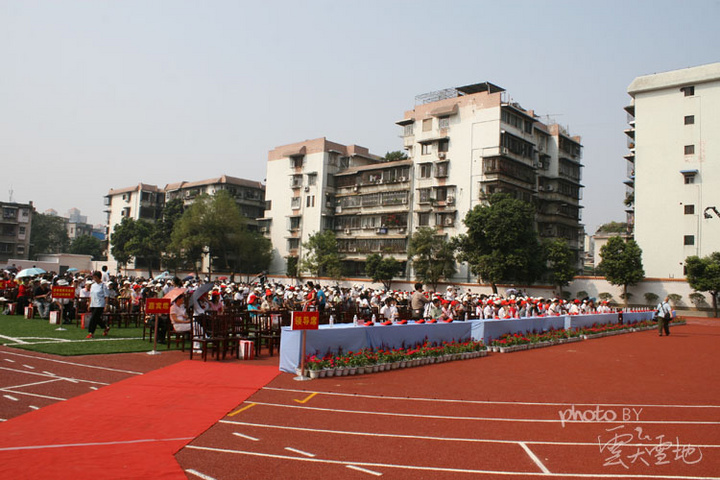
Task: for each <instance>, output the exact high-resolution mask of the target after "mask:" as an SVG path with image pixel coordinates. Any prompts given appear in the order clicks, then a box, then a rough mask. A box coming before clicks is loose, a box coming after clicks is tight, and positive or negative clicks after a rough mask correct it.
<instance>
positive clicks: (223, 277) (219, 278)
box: [217, 276, 228, 280]
mask: <svg viewBox="0 0 720 480" xmlns="http://www.w3.org/2000/svg"><path fill="white" fill-rule="evenodd" d="M217 279H218V280H227V279H228V277H225V276H222V277H218V278H217Z"/></svg>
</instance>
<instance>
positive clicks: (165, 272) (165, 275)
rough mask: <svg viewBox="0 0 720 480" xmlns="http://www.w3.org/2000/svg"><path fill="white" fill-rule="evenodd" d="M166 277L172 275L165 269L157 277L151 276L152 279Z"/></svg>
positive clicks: (163, 278)
mask: <svg viewBox="0 0 720 480" xmlns="http://www.w3.org/2000/svg"><path fill="white" fill-rule="evenodd" d="M166 278H172V275H170V272H168V271H167V270H165V271H164V272H163V273H161V274H160V275H158V276H157V277H155V278H153V280H165V279H166Z"/></svg>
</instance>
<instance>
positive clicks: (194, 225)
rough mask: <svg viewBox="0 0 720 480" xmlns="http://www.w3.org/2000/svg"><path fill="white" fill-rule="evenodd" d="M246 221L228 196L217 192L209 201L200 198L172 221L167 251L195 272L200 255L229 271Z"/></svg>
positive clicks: (209, 197) (200, 258) (203, 197)
mask: <svg viewBox="0 0 720 480" xmlns="http://www.w3.org/2000/svg"><path fill="white" fill-rule="evenodd" d="M245 227H246V219H245V217H243V216H242V214H241V213H240V209H239V208H238V206H237V203H235V200H234V199H233V198H232V196H231V195H230V194H229V193H228V192H227V191H225V190H221V191H219V192H218V193H216V194H215V195H213V196H212V197H211V196H209V195H200V196H199V197H197V198H196V199H195V201H193V203H192V204H191V205H190V206H189V207H188V208H186V209H185V211H184V212H183V214H182V216H181V217H180V218H179V219H177V220H176V221H175V224H174V228H173V231H172V235H171V242H170V246H169V247H170V250H171V251H173V252H174V253H175V254H176V255H177V256H178V257H179V258H181V259H182V260H183V261H184V262H185V263H186V264H189V265H192V266H193V267H194V269H195V271H196V273H198V272H197V270H198V263H199V262H200V261H202V256H203V254H206V253H207V254H209V256H210V259H211V265H210V268H209V270H210V272H212V271H213V264H215V265H217V266H219V267H220V268H221V269H225V270H229V269H230V264H231V262H232V261H233V258H232V256H233V255H234V253H235V252H236V250H237V248H238V245H240V244H241V238H240V237H241V236H242V233H243V230H244V229H245Z"/></svg>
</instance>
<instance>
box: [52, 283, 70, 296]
mask: <svg viewBox="0 0 720 480" xmlns="http://www.w3.org/2000/svg"><path fill="white" fill-rule="evenodd" d="M52 297H53V298H75V287H59V286H57V285H55V286H54V287H52Z"/></svg>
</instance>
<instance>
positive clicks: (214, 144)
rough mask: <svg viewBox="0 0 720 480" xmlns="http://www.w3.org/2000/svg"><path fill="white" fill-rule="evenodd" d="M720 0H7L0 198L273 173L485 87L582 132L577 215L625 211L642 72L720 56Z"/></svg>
mask: <svg viewBox="0 0 720 480" xmlns="http://www.w3.org/2000/svg"><path fill="white" fill-rule="evenodd" d="M719 18H720V0H706V1H705V0H697V1H662V0H661V1H658V0H653V1H603V2H592V3H591V2H580V1H503V2H497V1H494V2H486V1H447V2H437V1H391V0H386V1H372V0H371V1H367V0H364V1H347V2H346V1H338V0H335V1H305V2H287V1H263V2H240V1H220V0H214V1H213V0H209V1H202V2H201V1H179V0H173V1H156V0H142V1H134V0H129V1H128V0H124V1H112V2H111V1H101V0H100V1H75V0H62V1H34V0H22V1H17V0H13V1H7V0H0V61H2V72H3V73H2V75H0V163H1V165H2V168H1V171H2V174H1V175H0V198H1V199H2V200H5V201H6V200H8V199H9V192H10V190H11V189H12V190H13V199H14V200H15V201H17V202H28V201H33V202H34V203H35V205H36V207H37V209H38V210H39V211H41V212H42V211H45V210H46V209H49V208H54V209H55V210H57V211H58V212H59V213H60V214H64V213H65V212H66V211H67V210H68V209H70V208H72V207H77V208H79V209H80V210H81V211H82V213H83V214H84V215H87V216H88V217H89V221H90V222H92V223H104V221H105V216H104V214H103V213H102V211H103V196H104V195H105V194H107V192H108V191H109V190H110V189H111V188H123V187H128V186H132V185H136V184H137V183H139V182H145V183H150V184H156V185H158V186H160V187H162V186H164V185H165V184H166V183H171V182H176V181H181V180H187V181H194V180H200V179H205V178H211V177H216V176H220V175H222V174H228V175H232V176H237V177H243V178H248V179H252V180H258V181H263V179H264V178H265V164H266V160H267V153H268V151H269V150H270V149H272V148H274V147H276V146H279V145H284V144H288V143H294V142H298V141H302V140H305V139H310V138H317V137H323V136H324V137H327V138H328V139H330V140H333V141H336V142H340V143H345V144H350V143H354V144H358V145H362V146H365V147H368V148H369V149H370V151H371V152H373V153H376V154H379V155H383V154H384V153H385V152H387V151H391V150H400V149H402V141H401V138H400V137H399V134H400V127H398V126H396V125H395V123H394V122H395V121H397V120H399V119H401V118H402V116H403V113H404V112H405V111H406V110H410V109H412V108H413V105H414V97H415V95H418V94H421V93H426V92H429V91H433V90H440V89H443V88H448V87H456V86H460V85H466V84H469V83H477V82H483V81H489V82H492V83H495V84H497V85H500V86H502V87H503V88H505V89H506V90H507V91H508V96H509V97H510V98H512V99H513V100H514V101H517V102H519V103H520V104H521V105H522V106H523V107H525V108H528V109H534V110H535V112H536V113H537V114H538V115H541V116H544V115H550V116H551V117H553V118H554V120H555V121H557V122H558V123H560V124H562V125H564V126H566V127H568V129H569V130H570V132H571V133H572V134H573V135H580V136H581V137H582V143H583V145H584V159H583V164H584V165H585V169H584V172H583V184H584V185H585V189H584V192H583V204H584V206H585V209H584V213H583V223H585V225H586V228H587V230H588V231H589V232H593V231H594V230H595V228H596V227H597V226H598V225H600V224H602V223H605V222H608V221H613V220H614V221H624V217H625V214H624V207H623V203H622V201H623V198H624V194H625V193H624V192H625V187H624V185H623V184H622V182H623V180H624V179H625V175H626V164H625V160H624V159H623V158H622V157H623V155H625V154H626V153H627V149H626V137H625V135H624V134H623V130H624V129H625V128H627V123H626V115H625V112H624V111H623V107H624V106H625V105H627V104H628V103H629V101H630V97H629V96H628V95H627V93H626V89H627V86H628V85H629V84H630V82H631V81H632V80H633V79H634V78H635V77H637V76H640V75H646V74H650V73H655V72H661V71H667V70H674V69H679V68H685V67H690V66H696V65H702V64H706V63H713V62H717V61H720V58H719V57H720V53H719V52H720V28H718V25H717V23H718V22H717V20H718V19H719Z"/></svg>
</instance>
